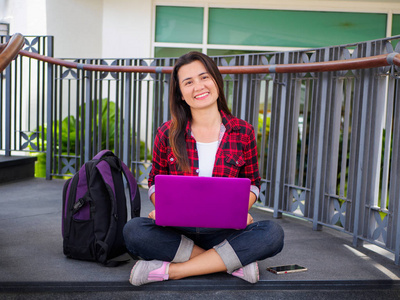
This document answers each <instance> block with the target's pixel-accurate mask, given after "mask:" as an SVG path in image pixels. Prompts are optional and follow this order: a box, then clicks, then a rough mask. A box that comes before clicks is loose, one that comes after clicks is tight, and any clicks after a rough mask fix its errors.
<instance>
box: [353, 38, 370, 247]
mask: <svg viewBox="0 0 400 300" xmlns="http://www.w3.org/2000/svg"><path fill="white" fill-rule="evenodd" d="M366 52H367V53H370V52H371V44H370V43H368V44H367V49H366ZM361 72H368V70H361ZM360 78H363V76H361V77H360ZM370 85H371V78H370V76H365V77H364V80H363V83H362V86H361V88H362V92H361V95H362V96H361V97H360V102H361V107H360V113H361V116H360V118H361V119H360V127H359V130H358V136H357V139H358V147H357V148H358V151H357V152H358V153H357V163H356V172H355V174H356V175H355V182H356V188H355V195H354V199H353V203H354V206H355V209H354V223H353V224H354V229H353V246H355V247H357V246H362V244H363V241H362V240H361V239H359V238H358V235H359V229H360V228H359V227H360V217H361V214H362V207H361V206H362V204H363V203H364V201H362V196H361V195H362V189H363V178H364V173H365V172H364V152H365V149H364V148H365V134H366V132H365V131H366V129H365V127H366V124H367V106H368V97H369V94H370V93H369V90H370Z"/></svg>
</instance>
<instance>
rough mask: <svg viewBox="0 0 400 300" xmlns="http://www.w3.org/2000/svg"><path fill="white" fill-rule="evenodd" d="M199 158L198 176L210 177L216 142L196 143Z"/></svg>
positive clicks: (216, 148) (216, 147)
mask: <svg viewBox="0 0 400 300" xmlns="http://www.w3.org/2000/svg"><path fill="white" fill-rule="evenodd" d="M196 145H197V154H198V156H199V176H204V177H211V176H212V171H213V169H214V163H215V155H216V154H217V150H218V141H215V142H211V143H200V142H196Z"/></svg>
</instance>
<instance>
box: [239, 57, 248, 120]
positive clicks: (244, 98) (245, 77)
mask: <svg viewBox="0 0 400 300" xmlns="http://www.w3.org/2000/svg"><path fill="white" fill-rule="evenodd" d="M243 65H245V66H248V65H249V55H248V54H247V55H245V56H244V62H243ZM248 82H249V75H248V74H243V78H242V95H241V101H240V102H241V105H240V115H239V118H240V119H242V120H248V121H250V120H249V119H248V118H246V107H247V87H248Z"/></svg>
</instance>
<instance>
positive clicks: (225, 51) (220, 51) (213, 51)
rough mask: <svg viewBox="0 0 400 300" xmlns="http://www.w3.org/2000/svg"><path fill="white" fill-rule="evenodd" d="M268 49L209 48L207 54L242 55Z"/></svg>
mask: <svg viewBox="0 0 400 300" xmlns="http://www.w3.org/2000/svg"><path fill="white" fill-rule="evenodd" d="M264 52H266V51H252V50H229V49H208V50H207V55H209V56H223V55H240V54H247V53H264Z"/></svg>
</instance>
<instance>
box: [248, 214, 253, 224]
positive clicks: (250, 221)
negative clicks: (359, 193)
mask: <svg viewBox="0 0 400 300" xmlns="http://www.w3.org/2000/svg"><path fill="white" fill-rule="evenodd" d="M253 222H254V220H253V217H252V216H251V215H250V214H247V225H250V224H251V223H253Z"/></svg>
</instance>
